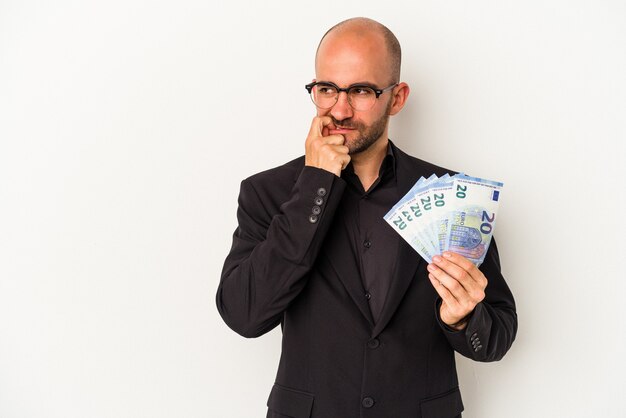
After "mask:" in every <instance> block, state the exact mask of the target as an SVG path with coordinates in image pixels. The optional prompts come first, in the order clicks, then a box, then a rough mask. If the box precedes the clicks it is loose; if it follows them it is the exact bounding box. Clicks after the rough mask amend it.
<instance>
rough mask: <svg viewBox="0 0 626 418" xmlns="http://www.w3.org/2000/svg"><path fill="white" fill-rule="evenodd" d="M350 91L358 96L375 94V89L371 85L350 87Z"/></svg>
mask: <svg viewBox="0 0 626 418" xmlns="http://www.w3.org/2000/svg"><path fill="white" fill-rule="evenodd" d="M350 93H351V94H354V95H357V96H367V95H370V94H374V91H373V90H372V89H370V88H369V87H353V88H351V89H350Z"/></svg>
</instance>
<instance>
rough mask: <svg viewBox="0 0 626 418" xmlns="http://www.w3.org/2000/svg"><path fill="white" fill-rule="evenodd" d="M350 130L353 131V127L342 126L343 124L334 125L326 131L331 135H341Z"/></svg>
mask: <svg viewBox="0 0 626 418" xmlns="http://www.w3.org/2000/svg"><path fill="white" fill-rule="evenodd" d="M352 131H354V128H344V127H343V126H336V127H335V128H334V129H329V130H328V133H329V134H331V135H338V134H339V135H342V134H348V133H350V132H352Z"/></svg>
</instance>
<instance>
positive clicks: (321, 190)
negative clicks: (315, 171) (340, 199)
mask: <svg viewBox="0 0 626 418" xmlns="http://www.w3.org/2000/svg"><path fill="white" fill-rule="evenodd" d="M317 195H318V196H321V197H324V196H326V189H325V188H323V187H320V188H319V189H317Z"/></svg>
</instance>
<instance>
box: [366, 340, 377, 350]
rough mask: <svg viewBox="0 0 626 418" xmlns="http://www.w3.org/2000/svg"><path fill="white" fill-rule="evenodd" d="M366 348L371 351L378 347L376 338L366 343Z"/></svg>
mask: <svg viewBox="0 0 626 418" xmlns="http://www.w3.org/2000/svg"><path fill="white" fill-rule="evenodd" d="M367 346H368V347H369V348H371V349H372V350H373V349H375V348H378V346H380V341H379V340H378V338H373V339H371V340H369V341H368V342H367Z"/></svg>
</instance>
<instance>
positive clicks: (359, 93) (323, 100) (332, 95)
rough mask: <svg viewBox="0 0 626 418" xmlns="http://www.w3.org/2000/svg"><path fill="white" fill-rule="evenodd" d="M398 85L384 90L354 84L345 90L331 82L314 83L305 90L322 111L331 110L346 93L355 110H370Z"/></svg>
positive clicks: (395, 84)
mask: <svg viewBox="0 0 626 418" xmlns="http://www.w3.org/2000/svg"><path fill="white" fill-rule="evenodd" d="M397 85H398V83H394V84H392V85H391V86H389V87H385V88H384V89H377V88H375V87H372V86H368V85H363V84H354V85H352V86H349V87H346V88H345V89H342V88H339V87H338V86H337V85H335V84H333V83H329V82H319V83H318V82H313V83H311V84H307V85H306V86H304V88H305V89H306V90H307V91H308V92H309V94H310V95H311V100H313V103H315V106H317V107H319V108H320V109H330V108H331V107H333V106H334V105H335V103H337V100H339V93H341V92H342V91H345V92H346V94H347V95H348V103H350V106H352V108H353V109H354V110H370V109H371V108H372V107H374V104H375V103H376V99H378V97H379V96H380V95H381V94H383V93H384V92H386V91H389V90H391V89H393V88H394V87H395V86H397Z"/></svg>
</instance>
